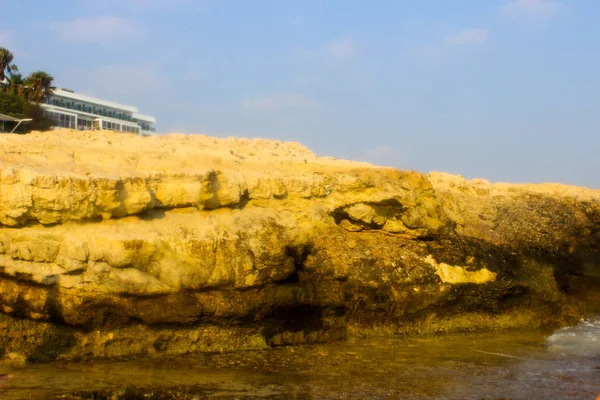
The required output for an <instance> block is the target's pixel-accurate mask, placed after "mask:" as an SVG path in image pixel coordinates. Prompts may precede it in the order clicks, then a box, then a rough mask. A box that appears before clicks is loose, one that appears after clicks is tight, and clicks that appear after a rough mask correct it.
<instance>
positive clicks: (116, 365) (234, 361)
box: [0, 317, 600, 400]
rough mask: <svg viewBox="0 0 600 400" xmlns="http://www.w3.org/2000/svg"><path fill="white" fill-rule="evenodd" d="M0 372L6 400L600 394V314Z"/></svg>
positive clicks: (0, 367)
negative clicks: (550, 325) (555, 323)
mask: <svg viewBox="0 0 600 400" xmlns="http://www.w3.org/2000/svg"><path fill="white" fill-rule="evenodd" d="M0 374H4V375H5V376H4V378H0V399H7V400H12V399H81V398H87V399H92V398H94V399H138V398H139V399H141V398H148V399H151V398H166V399H175V398H176V399H205V398H210V399H429V398H434V399H527V400H532V399H596V397H597V396H598V395H600V317H592V318H588V319H586V320H584V321H582V322H581V323H580V324H578V325H576V326H572V327H566V328H562V329H558V330H556V331H554V332H544V331H520V332H514V331H513V332H501V333H498V332H488V333H464V334H450V335H441V336H435V337H421V338H397V339H370V340H365V341H349V342H343V343H332V344H327V345H314V346H297V347H282V348H275V349H272V350H268V351H256V352H239V353H231V354H203V355H194V356H180V357H174V358H168V359H161V360H133V361H125V362H91V363H52V364H43V365H26V366H16V365H12V364H1V365H0ZM6 375H10V377H7V376H6Z"/></svg>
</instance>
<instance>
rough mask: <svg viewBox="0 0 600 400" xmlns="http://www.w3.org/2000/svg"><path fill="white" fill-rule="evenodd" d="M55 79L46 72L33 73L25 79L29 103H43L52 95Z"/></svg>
mask: <svg viewBox="0 0 600 400" xmlns="http://www.w3.org/2000/svg"><path fill="white" fill-rule="evenodd" d="M52 82H54V77H53V76H52V75H50V74H48V73H46V72H44V71H37V72H32V73H31V74H29V76H28V77H27V78H26V79H25V85H24V86H25V88H26V97H27V99H28V100H29V101H33V102H35V103H41V102H43V101H45V100H46V99H48V98H49V97H50V96H51V95H52V93H53V92H52V91H53V90H54V89H55V87H54V86H52Z"/></svg>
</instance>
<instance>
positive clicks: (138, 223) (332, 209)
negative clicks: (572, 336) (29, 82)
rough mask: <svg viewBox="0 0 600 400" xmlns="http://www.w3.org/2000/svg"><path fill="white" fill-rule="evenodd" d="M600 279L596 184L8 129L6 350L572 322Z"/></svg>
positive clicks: (3, 219)
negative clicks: (498, 178) (474, 176)
mask: <svg viewBox="0 0 600 400" xmlns="http://www.w3.org/2000/svg"><path fill="white" fill-rule="evenodd" d="M599 286H600V194H599V191H597V190H596V191H594V190H590V189H584V188H575V187H568V186H562V185H508V184H496V185H492V184H490V183H488V182H485V181H479V180H477V181H465V180H463V179H462V178H460V177H453V176H449V175H446V174H439V173H432V174H430V175H429V176H427V175H424V174H421V173H417V172H413V171H398V170H395V169H391V168H380V167H374V166H372V165H369V164H366V163H356V162H350V161H341V160H334V159H330V158H320V157H317V156H315V155H314V154H313V153H311V152H310V151H309V150H308V149H306V148H305V147H302V146H300V145H298V144H293V143H280V142H275V141H265V140H247V139H216V138H209V137H206V136H200V135H199V136H184V135H171V136H165V137H153V138H141V137H137V136H131V135H125V134H123V135H120V134H114V133H108V132H70V131H57V132H52V133H45V134H32V135H26V136H16V135H13V136H9V135H6V136H3V137H0V307H1V308H0V356H7V355H9V354H20V355H21V356H22V357H23V358H24V359H25V360H29V361H47V360H52V359H74V360H81V359H95V358H132V357H139V356H144V357H165V356H169V355H177V354H188V353H198V352H226V351H234V350H255V351H256V350H264V349H269V348H272V347H278V346H287V345H300V344H314V343H321V342H328V341H337V340H344V339H347V338H364V337H372V336H393V335H397V334H417V335H418V334H430V333H439V332H446V333H447V332H454V331H481V330H500V329H510V328H533V327H540V326H557V325H563V324H567V323H569V322H572V321H575V320H577V319H578V318H580V317H581V316H582V315H584V314H585V313H586V312H589V311H591V310H593V309H594V308H595V307H597V306H598V305H599V304H600V300H599V296H600V295H599V293H600V291H599V289H598V287H599Z"/></svg>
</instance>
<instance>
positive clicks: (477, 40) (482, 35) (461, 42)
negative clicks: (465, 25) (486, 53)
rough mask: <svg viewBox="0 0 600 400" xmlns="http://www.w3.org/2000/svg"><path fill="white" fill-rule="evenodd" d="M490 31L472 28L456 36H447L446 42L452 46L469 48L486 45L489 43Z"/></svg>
mask: <svg viewBox="0 0 600 400" xmlns="http://www.w3.org/2000/svg"><path fill="white" fill-rule="evenodd" d="M487 37H488V31H487V30H486V29H480V28H471V29H465V30H462V31H460V32H457V33H455V34H452V35H449V36H446V38H445V39H444V41H445V42H446V44H447V45H451V46H468V45H476V44H484V43H485V42H486V41H487Z"/></svg>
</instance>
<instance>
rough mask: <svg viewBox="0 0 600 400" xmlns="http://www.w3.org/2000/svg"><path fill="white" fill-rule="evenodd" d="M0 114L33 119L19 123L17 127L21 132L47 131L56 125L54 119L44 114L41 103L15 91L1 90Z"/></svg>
mask: <svg viewBox="0 0 600 400" xmlns="http://www.w3.org/2000/svg"><path fill="white" fill-rule="evenodd" d="M0 114H5V115H9V116H11V117H15V118H31V119H33V121H31V122H27V123H24V124H21V125H19V127H18V128H17V132H19V133H26V132H30V131H45V130H48V129H50V128H52V127H53V126H54V125H55V123H54V121H52V120H51V119H50V118H47V117H46V116H44V110H43V109H42V107H40V106H39V104H36V103H32V102H30V101H27V100H26V99H24V98H23V97H20V96H18V95H16V94H13V93H6V92H0ZM9 126H10V125H8V126H7V128H8V127H9ZM11 129H12V128H11Z"/></svg>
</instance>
